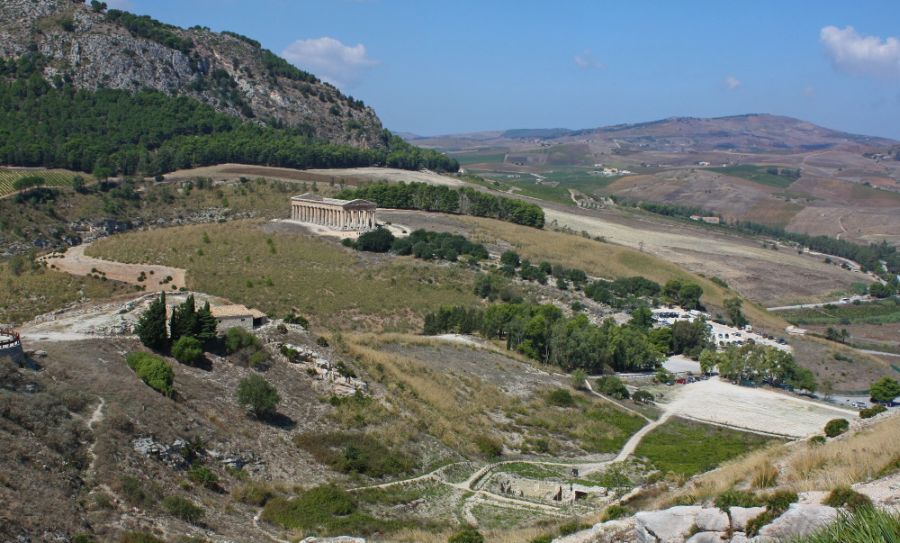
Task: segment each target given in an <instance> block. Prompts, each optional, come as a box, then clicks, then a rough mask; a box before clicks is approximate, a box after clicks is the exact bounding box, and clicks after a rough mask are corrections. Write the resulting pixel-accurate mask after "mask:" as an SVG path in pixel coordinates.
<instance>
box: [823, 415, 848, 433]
mask: <svg viewBox="0 0 900 543" xmlns="http://www.w3.org/2000/svg"><path fill="white" fill-rule="evenodd" d="M848 429H850V422H849V421H848V420H847V419H831V420H830V421H828V423H827V424H826V425H825V435H826V436H828V437H837V436H839V435H841V434H843V433H844V432H846V431H847V430H848Z"/></svg>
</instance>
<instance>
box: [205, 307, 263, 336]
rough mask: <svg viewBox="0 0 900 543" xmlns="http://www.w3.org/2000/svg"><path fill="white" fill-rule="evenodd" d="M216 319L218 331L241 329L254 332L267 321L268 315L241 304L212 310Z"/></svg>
mask: <svg viewBox="0 0 900 543" xmlns="http://www.w3.org/2000/svg"><path fill="white" fill-rule="evenodd" d="M210 311H211V312H212V315H213V317H215V319H216V323H217V328H218V330H219V331H220V332H221V331H225V330H228V329H229V328H235V327H241V328H244V329H246V330H253V328H254V327H256V326H260V325H261V324H263V323H264V322H265V320H266V314H265V313H263V312H262V311H259V310H258V309H250V308H248V307H246V306H243V305H240V304H233V305H219V306H216V307H213V308H211V309H210Z"/></svg>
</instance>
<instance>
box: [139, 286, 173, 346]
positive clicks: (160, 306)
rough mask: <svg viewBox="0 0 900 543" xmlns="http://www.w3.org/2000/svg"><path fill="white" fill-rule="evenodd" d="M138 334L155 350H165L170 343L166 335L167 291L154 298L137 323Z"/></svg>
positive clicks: (143, 341)
mask: <svg viewBox="0 0 900 543" xmlns="http://www.w3.org/2000/svg"><path fill="white" fill-rule="evenodd" d="M137 334H138V337H139V338H140V339H141V343H143V344H144V345H145V346H146V347H148V348H150V349H153V350H155V351H162V350H165V349H166V347H167V346H168V344H169V338H168V336H167V335H166V293H165V292H161V293H160V294H159V298H157V299H156V300H153V302H152V303H151V304H150V307H149V308H147V311H145V312H144V314H143V315H141V318H140V320H138V324H137Z"/></svg>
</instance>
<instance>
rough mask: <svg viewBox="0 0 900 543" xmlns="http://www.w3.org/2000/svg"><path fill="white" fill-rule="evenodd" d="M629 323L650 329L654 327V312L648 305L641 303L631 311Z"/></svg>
mask: <svg viewBox="0 0 900 543" xmlns="http://www.w3.org/2000/svg"><path fill="white" fill-rule="evenodd" d="M628 324H630V325H631V326H635V327H637V328H641V329H643V330H649V329H650V328H652V327H653V312H652V311H650V308H649V307H647V306H646V305H639V306H638V307H636V308H635V309H634V311H632V312H631V320H630V321H629V322H628Z"/></svg>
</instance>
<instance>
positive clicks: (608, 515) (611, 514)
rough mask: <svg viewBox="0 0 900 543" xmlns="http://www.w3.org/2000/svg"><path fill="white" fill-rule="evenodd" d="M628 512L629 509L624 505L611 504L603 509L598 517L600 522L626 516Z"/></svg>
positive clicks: (629, 511) (629, 512)
mask: <svg viewBox="0 0 900 543" xmlns="http://www.w3.org/2000/svg"><path fill="white" fill-rule="evenodd" d="M630 514H631V509H629V508H627V507H625V506H624V505H619V504H613V505H610V506H609V507H607V508H606V509H605V510H604V511H603V515H602V516H601V517H600V522H607V521H610V520H616V519H619V518H622V517H627V516H628V515H630Z"/></svg>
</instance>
